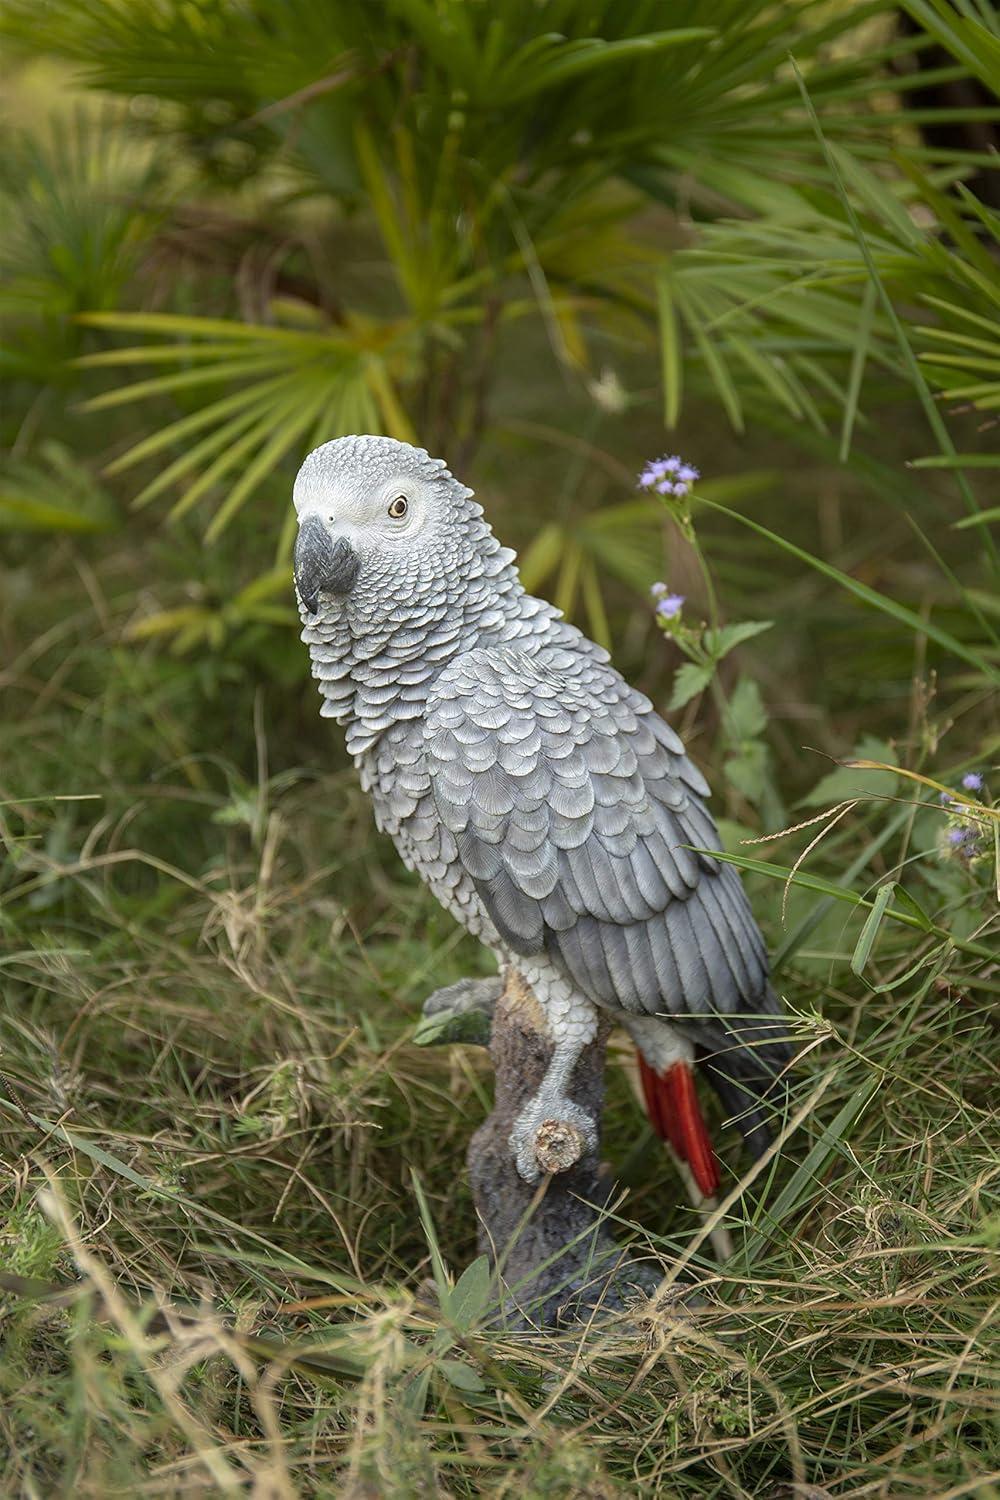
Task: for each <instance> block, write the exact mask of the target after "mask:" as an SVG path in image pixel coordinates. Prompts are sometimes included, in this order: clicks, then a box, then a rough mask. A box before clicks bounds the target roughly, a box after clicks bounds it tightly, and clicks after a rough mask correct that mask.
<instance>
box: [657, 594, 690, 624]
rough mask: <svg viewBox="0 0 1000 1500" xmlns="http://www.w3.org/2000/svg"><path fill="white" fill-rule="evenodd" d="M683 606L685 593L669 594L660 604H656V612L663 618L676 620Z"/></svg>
mask: <svg viewBox="0 0 1000 1500" xmlns="http://www.w3.org/2000/svg"><path fill="white" fill-rule="evenodd" d="M683 608H684V595H683V594H668V595H667V596H666V598H665V599H661V600H660V602H659V604H658V605H657V606H656V613H657V614H658V615H659V616H660V618H661V619H663V620H676V618H677V616H678V615H679V614H680V612H681V610H682V609H683Z"/></svg>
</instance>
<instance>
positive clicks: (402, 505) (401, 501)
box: [389, 495, 410, 521]
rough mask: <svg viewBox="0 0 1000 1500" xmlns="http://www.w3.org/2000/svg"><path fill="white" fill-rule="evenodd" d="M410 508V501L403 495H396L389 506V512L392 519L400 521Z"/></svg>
mask: <svg viewBox="0 0 1000 1500" xmlns="http://www.w3.org/2000/svg"><path fill="white" fill-rule="evenodd" d="M409 508H410V502H409V501H408V500H407V498H406V496H405V495H397V496H396V498H395V500H393V501H392V503H391V504H390V506H389V514H390V516H391V517H392V519H393V520H394V521H401V520H402V519H403V517H404V516H405V515H406V512H407V511H408V510H409Z"/></svg>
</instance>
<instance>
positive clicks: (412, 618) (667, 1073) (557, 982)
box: [294, 437, 790, 1195]
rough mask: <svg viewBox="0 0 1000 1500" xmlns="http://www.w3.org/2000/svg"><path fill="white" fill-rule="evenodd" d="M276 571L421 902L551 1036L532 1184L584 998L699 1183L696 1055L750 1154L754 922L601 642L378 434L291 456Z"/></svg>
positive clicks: (759, 959)
mask: <svg viewBox="0 0 1000 1500" xmlns="http://www.w3.org/2000/svg"><path fill="white" fill-rule="evenodd" d="M294 503H295V509H296V511H297V513H298V523H299V530H298V536H297V539H296V544H295V555H294V571H295V583H296V592H297V595H298V600H299V608H300V614H301V618H302V623H303V630H302V639H303V641H304V642H305V643H306V645H307V646H308V648H309V654H310V657H311V662H312V673H313V676H314V677H315V678H316V680H317V682H318V684H319V690H320V693H321V694H322V697H323V705H322V708H321V710H320V711H321V713H322V714H323V715H325V716H326V717H328V718H332V719H336V720H337V722H338V723H339V724H342V725H343V726H345V728H346V732H347V733H346V739H347V749H348V751H349V753H350V754H351V755H352V756H353V758H354V763H355V765H356V767H357V770H358V772H359V774H360V778H361V783H362V786H363V787H364V789H365V791H366V792H368V793H369V794H370V796H371V799H372V806H373V808H374V813H375V821H376V823H377V825H378V827H379V828H380V829H381V830H382V831H383V832H384V833H387V834H388V835H389V836H390V837H391V838H392V839H393V841H394V843H395V845H396V848H397V849H398V851H399V854H400V856H401V857H402V859H403V862H404V863H405V864H406V866H407V867H408V868H409V869H411V870H414V871H416V873H417V874H418V875H419V876H420V877H421V879H422V880H423V881H425V882H426V884H427V885H428V886H429V887H430V888H431V890H432V891H433V892H434V895H435V896H436V897H437V899H438V900H439V901H440V902H441V904H442V905H443V906H444V907H445V908H446V909H447V910H448V911H450V912H451V913H452V914H453V916H454V917H455V918H456V919H457V920H458V921H459V922H460V923H461V924H462V926H464V927H465V928H466V929H467V930H468V931H469V932H470V933H472V934H473V936H475V937H477V938H478V939H479V940H480V941H481V942H482V943H484V944H485V945H486V946H487V947H488V948H490V949H491V950H492V951H493V953H494V954H495V955H496V958H497V961H498V965H499V968H500V971H501V973H506V972H508V971H510V970H514V971H515V972H516V973H517V974H518V975H520V977H521V979H522V980H523V981H524V982H525V984H526V985H527V986H528V987H529V988H530V989H531V990H532V991H533V992H534V995H535V996H536V998H537V1000H538V1001H539V1003H540V1005H541V1006H542V1008H543V1011H544V1014H545V1018H546V1021H547V1024H548V1028H549V1031H550V1035H551V1038H552V1042H553V1052H552V1058H551V1062H550V1064H549V1067H548V1070H547V1072H546V1075H545V1078H544V1080H543V1082H542V1085H541V1088H540V1089H539V1091H538V1093H537V1094H536V1095H535V1096H534V1097H533V1098H532V1100H531V1101H530V1102H529V1104H528V1105H527V1106H526V1107H525V1109H524V1111H523V1112H522V1114H521V1115H520V1117H519V1118H518V1120H517V1123H516V1126H515V1129H514V1132H513V1135H512V1138H511V1142H510V1145H511V1150H512V1152H513V1154H514V1158H515V1161H516V1163H517V1168H518V1171H519V1172H520V1173H521V1175H522V1177H523V1178H525V1179H526V1180H527V1181H532V1180H533V1179H534V1178H535V1177H537V1176H538V1174H539V1168H538V1165H537V1161H536V1158H535V1155H534V1151H533V1149H532V1147H533V1142H534V1139H535V1135H536V1132H537V1130H538V1128H539V1126H540V1125H541V1124H542V1122H543V1121H545V1120H549V1119H558V1120H563V1121H566V1122H568V1123H569V1124H571V1125H574V1126H576V1128H577V1129H579V1130H580V1132H581V1134H582V1136H583V1139H584V1141H585V1142H586V1143H587V1144H588V1146H591V1147H592V1146H593V1145H595V1144H596V1140H597V1122H596V1121H594V1120H592V1119H591V1118H590V1117H589V1116H588V1114H587V1113H586V1112H585V1111H584V1110H583V1109H581V1108H580V1107H579V1106H578V1105H577V1104H575V1103H573V1102H572V1101H571V1100H570V1099H569V1098H568V1097H567V1093H568V1084H569V1080H570V1078H571V1075H572V1072H573V1068H574V1065H575V1063H576V1060H577V1058H578V1057H579V1054H580V1051H581V1049H582V1048H583V1047H585V1046H586V1045H587V1044H588V1043H590V1042H591V1041H592V1040H593V1039H594V1037H595V1035H596V1033H597V1028H598V1019H599V1016H600V1013H601V1012H610V1013H611V1015H612V1016H613V1017H614V1019H615V1020H616V1021H617V1022H620V1023H621V1025H623V1026H624V1027H625V1028H626V1029H627V1030H628V1032H629V1033H630V1034H631V1036H632V1038H633V1040H634V1042H635V1044H636V1047H637V1049H638V1052H639V1055H640V1073H641V1076H642V1081H643V1088H644V1092H645V1097H646V1101H647V1108H648V1110H649V1113H650V1116H651V1119H652V1122H653V1125H654V1127H655V1128H656V1130H657V1131H658V1132H659V1134H660V1135H661V1136H662V1137H663V1138H664V1139H666V1140H669V1141H670V1142H671V1143H672V1144H673V1146H674V1147H675V1149H676V1150H677V1152H678V1154H679V1155H680V1157H681V1158H682V1160H685V1161H687V1162H688V1163H689V1165H690V1167H691V1170H692V1173H693V1175H694V1178H695V1180H696V1182H697V1183H698V1186H699V1188H700V1190H701V1191H702V1193H704V1194H706V1195H708V1194H711V1193H713V1192H715V1191H716V1189H717V1187H718V1185H719V1177H718V1168H717V1163H716V1160H715V1156H714V1154H713V1151H712V1147H711V1143H710V1141H709V1138H708V1134H707V1131H706V1128H705V1125H704V1121H703V1119H702V1116H701V1114H700V1111H699V1107H698V1102H697V1095H696V1092H695V1088H694V1075H693V1068H694V1065H695V1064H696V1063H699V1064H701V1065H702V1066H703V1067H704V1070H705V1071H706V1073H707V1075H708V1077H709V1079H710V1080H711V1082H712V1083H713V1084H714V1086H715V1088H716V1090H717V1091H718V1093H719V1094H720V1095H721V1097H722V1100H723V1103H724V1105H725V1107H726V1108H727V1110H728V1111H729V1112H730V1113H731V1114H733V1115H736V1116H738V1123H739V1125H740V1128H741V1129H742V1131H743V1134H744V1136H745V1137H746V1139H747V1141H748V1144H749V1145H750V1147H751V1149H752V1150H754V1152H755V1153H757V1154H759V1152H760V1151H761V1150H762V1149H763V1148H764V1146H765V1145H766V1144H767V1141H768V1139H769V1135H768V1131H767V1124H766V1114H767V1112H768V1111H767V1108H765V1102H764V1101H765V1096H766V1095H767V1093H768V1091H769V1090H770V1089H771V1088H772V1087H773V1085H774V1083H775V1080H776V1079H777V1078H778V1075H779V1074H780V1073H781V1071H782V1070H783V1069H784V1067H785V1065H786V1064H787V1062H788V1061H789V1058H790V1050H789V1047H788V1045H787V1042H786V1041H785V1040H784V1039H783V1037H782V1034H781V1033H782V1031H783V1029H784V1028H783V1024H782V1009H781V1004H780V1001H779V1000H778V998H777V997H776V995H775V993H774V991H773V989H772V988H771V985H770V982H769V977H768V960H767V954H766V952H765V948H764V942H763V939H762V937H761V934H760V931H759V929H758V927H757V924H756V922H755V921H754V918H753V916H752V914H751V911H750V907H749V903H748V901H747V898H746V895H745V893H744V890H743V887H742V884H741V882H740V879H739V876H738V874H737V873H736V871H735V869H734V868H733V867H732V866H731V865H729V864H726V863H724V862H722V861H720V860H717V859H715V858H713V856H712V854H711V853H710V852H696V851H699V850H700V851H710V850H713V849H718V848H719V847H720V845H719V839H718V834H717V832H716V828H715V824H714V823H713V821H712V818H711V816H710V815H709V813H708V811H707V809H706V806H705V802H704V800H703V799H704V798H705V797H706V796H707V795H708V786H707V785H706V783H705V781H704V778H703V777H702V776H701V774H700V773H699V771H698V770H696V768H695V767H694V766H693V765H692V763H691V761H690V760H689V759H688V758H687V756H686V755H685V753H684V747H683V745H682V744H681V741H680V739H679V738H678V736H677V735H676V733H675V732H674V730H673V729H671V728H670V727H669V725H667V724H666V723H665V722H664V721H663V719H661V718H660V716H659V715H658V714H657V713H656V712H655V711H654V710H653V707H652V704H651V703H650V701H649V699H648V698H646V697H644V696H643V694H642V693H640V692H637V691H636V690H635V689H634V688H632V687H630V686H629V685H628V683H626V682H625V680H624V679H623V678H622V677H621V675H620V674H619V673H618V672H616V671H615V669H614V667H613V666H612V665H611V662H610V658H609V656H608V653H607V652H606V651H605V650H603V648H602V647H600V646H597V645H595V644H594V642H593V641H590V640H588V639H587V638H586V637H585V636H584V635H583V634H582V633H581V632H580V631H579V630H578V629H577V628H576V627H575V626H573V625H570V624H569V623H567V621H566V620H564V619H563V618H562V615H561V613H560V611H559V610H558V609H556V608H555V607H554V606H553V605H551V604H547V603H546V602H545V601H544V600H542V599H536V598H533V597H532V595H531V594H529V593H527V592H526V591H525V589H524V586H523V585H522V583H521V580H520V577H519V574H518V571H517V568H516V566H515V554H514V553H513V552H512V551H511V550H510V549H509V548H507V547H502V546H501V545H500V543H499V542H498V541H497V539H496V537H495V536H494V535H493V532H492V531H491V529H490V527H489V525H488V523H487V522H486V521H485V519H484V517H483V511H482V507H481V506H479V505H478V504H476V502H475V501H474V499H473V492H472V491H471V490H470V489H467V488H466V486H465V485H464V484H462V483H461V482H460V481H459V480H457V479H456V478H455V477H454V476H453V475H452V474H451V473H450V471H449V470H448V468H447V467H446V465H445V463H444V462H443V461H442V460H441V459H434V458H431V457H430V456H429V454H428V453H427V452H426V451H425V450H423V449H421V448H413V447H410V446H409V445H408V444H406V443H401V442H397V441H395V440H393V439H391V438H386V437H342V438H337V439H336V440H335V441H333V442H329V443H324V444H323V445H322V447H319V448H317V449H315V450H314V452H312V453H310V454H309V456H308V457H307V458H306V460H305V462H304V463H303V465H302V467H301V469H300V470H299V473H298V476H297V478H296V480H295V489H294Z"/></svg>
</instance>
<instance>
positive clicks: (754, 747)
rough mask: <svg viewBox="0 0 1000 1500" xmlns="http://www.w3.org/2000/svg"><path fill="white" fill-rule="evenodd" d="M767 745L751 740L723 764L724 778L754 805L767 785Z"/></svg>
mask: <svg viewBox="0 0 1000 1500" xmlns="http://www.w3.org/2000/svg"><path fill="white" fill-rule="evenodd" d="M767 764H768V752H767V746H766V745H765V744H764V743H763V742H762V741H761V740H751V741H750V742H749V744H747V745H746V746H745V747H744V748H743V749H742V750H741V751H740V752H739V754H738V755H731V756H729V757H728V759H727V760H726V762H725V764H724V765H723V768H722V769H723V772H724V773H725V777H726V780H727V781H728V782H729V783H730V784H731V785H732V786H734V787H735V788H736V790H737V791H738V792H741V793H742V794H743V796H744V797H746V799H747V801H748V802H752V803H753V804H754V805H755V806H756V805H757V804H758V803H759V802H760V800H761V798H762V797H763V795H764V792H765V790H766V787H767Z"/></svg>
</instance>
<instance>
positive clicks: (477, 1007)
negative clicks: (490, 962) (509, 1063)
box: [413, 974, 503, 1047]
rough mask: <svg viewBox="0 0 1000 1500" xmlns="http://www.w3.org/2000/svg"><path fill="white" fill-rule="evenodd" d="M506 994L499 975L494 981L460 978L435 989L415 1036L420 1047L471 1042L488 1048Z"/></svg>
mask: <svg viewBox="0 0 1000 1500" xmlns="http://www.w3.org/2000/svg"><path fill="white" fill-rule="evenodd" d="M502 991H503V980H502V979H501V977H500V975H499V974H497V975H495V976H494V977H493V978H491V979H459V980H458V981H457V983H455V984H447V985H445V986H444V988H443V989H440V990H435V991H434V993H433V995H429V996H428V998H427V999H426V1000H425V1001H424V1005H423V1015H422V1017H421V1019H420V1021H419V1022H418V1024H417V1029H416V1031H415V1032H414V1034H413V1040H414V1042H415V1043H416V1045H417V1046H418V1047H431V1046H441V1045H442V1044H444V1043H447V1042H468V1043H472V1044H474V1045H478V1046H481V1047H485V1046H486V1045H487V1043H488V1042H489V1039H490V1028H491V1026H492V1024H493V1011H494V1008H495V1006H496V1003H497V1001H498V1000H499V999H500V995H501V993H502Z"/></svg>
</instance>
